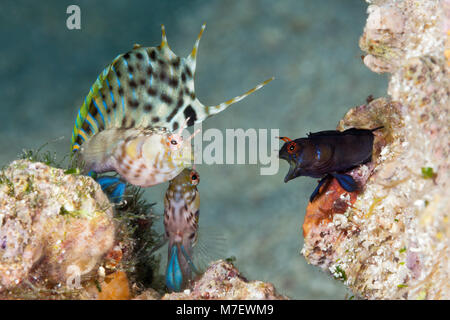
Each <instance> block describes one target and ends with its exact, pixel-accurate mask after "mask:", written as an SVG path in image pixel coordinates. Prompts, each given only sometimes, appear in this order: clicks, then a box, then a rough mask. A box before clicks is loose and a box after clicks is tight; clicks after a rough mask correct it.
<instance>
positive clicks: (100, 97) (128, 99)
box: [71, 25, 272, 183]
mask: <svg viewBox="0 0 450 320" xmlns="http://www.w3.org/2000/svg"><path fill="white" fill-rule="evenodd" d="M204 28H205V26H204V25H203V27H202V29H201V31H200V34H199V36H198V38H197V41H196V42H195V45H194V48H193V50H192V52H191V54H190V55H189V56H188V57H186V58H180V57H178V56H176V55H175V54H174V53H173V52H172V50H171V49H170V48H169V45H168V43H167V39H166V35H165V31H164V26H162V34H163V36H162V42H161V44H160V45H159V46H157V47H141V46H139V45H135V46H134V48H133V49H132V50H131V51H129V52H128V53H125V54H121V55H119V56H117V57H116V58H115V59H114V60H113V62H112V63H111V64H110V65H108V66H107V67H106V68H105V69H104V70H103V72H102V73H101V74H100V75H99V76H98V78H97V80H96V81H95V83H94V84H93V85H92V87H91V89H90V91H89V94H88V95H87V96H86V98H85V100H84V103H83V105H82V106H81V108H80V110H79V112H78V115H77V118H76V121H75V126H74V129H73V133H72V140H71V141H72V150H73V151H76V152H78V153H81V158H82V159H84V160H86V159H89V161H87V162H88V166H90V167H91V168H94V169H101V172H104V171H108V170H106V169H111V170H116V169H117V168H118V165H115V164H114V161H118V160H117V159H113V158H111V153H113V152H112V150H113V149H114V150H116V149H117V148H119V144H120V143H122V142H123V143H125V142H124V141H125V140H126V139H124V138H123V136H125V137H127V136H131V135H134V134H135V133H136V131H138V130H141V131H143V132H147V131H146V130H150V131H153V132H155V131H156V130H160V129H161V130H165V131H164V132H173V131H176V130H177V129H178V128H180V127H181V126H182V124H183V123H185V122H187V125H188V126H191V125H193V124H194V123H199V122H202V121H204V120H205V119H206V118H208V117H210V116H212V115H214V114H216V113H219V112H221V111H223V110H225V109H226V108H227V107H228V106H229V105H231V104H233V103H235V102H237V101H240V100H241V99H243V98H245V97H246V96H247V95H249V94H251V93H252V92H254V91H256V90H258V89H259V88H261V87H262V86H264V85H265V84H266V83H268V82H269V81H270V80H272V79H269V80H267V81H265V82H263V83H261V84H259V85H258V86H256V87H255V88H253V89H251V90H249V91H248V92H246V93H245V94H243V95H241V96H237V97H235V98H233V99H231V100H228V101H226V102H223V103H220V104H218V105H215V106H204V105H203V104H202V103H201V102H200V101H199V100H198V98H197V97H196V95H195V90H194V74H195V68H196V56H197V49H198V45H199V41H200V38H201V35H202V33H203V30H204ZM126 130H130V132H129V133H126V134H124V133H123V131H126ZM104 132H106V133H104ZM118 132H120V133H121V134H118ZM97 136H100V137H98V138H97ZM93 139H95V141H96V142H94V143H91V140H93ZM114 139H116V140H114ZM104 140H107V141H108V144H107V145H105V148H103V149H104V150H102V148H100V147H99V146H98V143H97V142H100V141H104ZM156 140H157V139H156ZM155 148H157V149H158V148H160V146H158V145H156V146H155ZM158 150H159V149H158ZM103 151H104V152H107V153H106V154H99V152H103ZM152 154H153V155H154V156H155V158H153V159H145V162H146V163H148V164H153V165H154V164H155V163H157V162H160V161H165V160H164V159H162V160H161V159H158V158H156V155H158V154H159V155H161V154H165V153H158V152H153V153H152ZM139 163H140V164H141V163H142V162H139ZM149 166H151V165H149ZM181 170H182V168H181ZM181 170H180V169H179V168H178V167H177V169H176V170H175V171H176V174H178V173H179V172H180V171H181ZM94 171H95V170H94ZM136 171H137V170H136ZM136 171H135V172H133V173H136ZM96 172H97V171H96ZM143 173H144V171H142V174H143ZM176 174H175V173H173V174H170V175H167V177H171V178H173V177H174V176H176ZM124 178H125V179H126V180H127V181H128V182H130V183H132V182H131V181H135V179H131V180H128V176H126V177H125V176H124ZM171 178H168V179H171ZM137 180H138V182H139V181H140V180H139V179H137ZM166 181H167V180H166ZM163 182H164V181H163Z"/></svg>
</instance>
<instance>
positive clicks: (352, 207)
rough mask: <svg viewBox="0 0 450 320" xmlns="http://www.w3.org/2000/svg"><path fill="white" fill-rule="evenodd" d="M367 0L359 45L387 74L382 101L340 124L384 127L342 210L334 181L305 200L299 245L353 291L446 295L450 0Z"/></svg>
mask: <svg viewBox="0 0 450 320" xmlns="http://www.w3.org/2000/svg"><path fill="white" fill-rule="evenodd" d="M371 2H373V4H372V5H371V6H370V7H369V10H368V11H369V18H368V20H367V25H366V28H365V29H364V34H363V36H362V37H361V40H360V46H361V48H362V49H363V50H365V51H367V53H368V54H369V56H371V57H373V58H368V57H366V59H368V60H367V61H372V62H373V61H376V63H377V64H378V65H374V64H373V63H366V64H367V65H368V67H369V68H370V69H372V70H373V71H375V72H380V70H384V71H388V72H391V73H392V75H391V78H390V82H389V89H388V93H389V95H390V98H389V99H384V98H381V99H377V100H374V101H372V102H370V103H368V104H367V105H364V106H361V107H357V108H354V109H352V110H350V111H349V112H348V113H347V115H346V116H345V117H344V119H343V120H341V122H340V123H339V126H338V128H339V129H345V128H347V127H350V126H355V127H364V128H371V127H373V126H378V125H383V126H384V129H383V130H380V134H379V133H377V136H376V138H375V142H374V154H373V159H372V160H373V161H372V163H371V168H370V167H368V168H367V169H364V172H361V173H362V177H363V179H362V182H363V188H362V192H361V193H359V194H358V195H357V196H356V199H355V200H353V198H352V195H350V198H348V200H349V204H348V206H347V208H346V209H345V212H342V210H343V209H341V208H340V206H338V207H339V209H341V210H337V208H336V204H335V202H336V201H337V200H338V198H339V197H341V196H342V195H341V191H342V190H340V189H339V188H338V186H336V185H335V184H331V185H330V187H329V188H330V191H331V193H330V198H329V199H318V200H317V204H314V203H313V204H311V205H310V206H308V212H307V215H306V217H305V224H306V227H305V226H304V231H305V244H304V248H303V250H302V252H303V254H304V255H305V257H306V259H307V260H308V261H309V262H310V263H312V264H314V265H317V266H319V267H321V268H322V269H324V270H327V272H330V273H331V274H332V275H333V276H334V277H335V278H337V279H339V280H341V281H343V282H344V283H345V284H346V285H347V286H348V287H349V288H350V289H351V290H352V291H353V292H354V293H355V295H357V296H358V297H362V298H367V299H449V298H450V285H449V281H448V279H449V273H450V264H449V260H448V259H449V257H450V250H449V237H450V226H449V217H448V212H449V211H450V210H449V209H450V200H449V199H450V186H449V185H448V183H449V181H450V179H449V178H450V170H449V169H450V163H449V151H450V146H449V143H448V138H449V136H450V132H449V129H450V126H449V105H450V101H449V97H450V81H449V77H448V71H449V65H448V58H447V54H446V51H445V50H448V49H447V48H446V47H445V42H446V41H447V37H448V35H447V33H448V30H449V27H450V14H449V13H448V8H449V7H450V1H448V0H446V1H414V0H405V1H389V0H378V1H377V0H375V1H371ZM446 8H447V9H446ZM366 59H365V62H366ZM370 59H372V60H370ZM446 59H447V60H446ZM351 174H352V173H351ZM352 175H353V174H352ZM322 197H324V195H322ZM321 209H322V210H321ZM324 210H325V211H326V212H325V213H324V212H323V211H324Z"/></svg>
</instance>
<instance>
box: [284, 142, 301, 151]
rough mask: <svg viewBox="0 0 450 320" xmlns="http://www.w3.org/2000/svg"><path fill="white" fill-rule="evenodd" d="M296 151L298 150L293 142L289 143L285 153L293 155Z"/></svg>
mask: <svg viewBox="0 0 450 320" xmlns="http://www.w3.org/2000/svg"><path fill="white" fill-rule="evenodd" d="M297 150H298V146H297V144H296V143H295V142H291V143H289V144H288V146H287V151H288V152H289V153H295V152H297Z"/></svg>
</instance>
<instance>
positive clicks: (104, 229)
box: [0, 160, 115, 298]
mask: <svg viewBox="0 0 450 320" xmlns="http://www.w3.org/2000/svg"><path fill="white" fill-rule="evenodd" d="M114 231H115V226H114V221H113V214H112V208H111V207H110V205H109V202H108V200H107V198H106V197H105V195H104V194H103V192H102V191H101V189H100V187H99V186H98V184H97V183H95V182H94V180H92V179H91V178H89V177H85V176H74V175H70V174H64V171H63V170H61V169H55V168H52V167H49V166H47V165H45V164H42V163H39V162H30V161H26V160H18V161H14V162H12V163H11V164H10V165H9V166H8V167H7V168H5V169H4V170H2V171H1V172H0V241H1V246H0V292H3V294H4V295H6V296H4V297H8V298H14V297H20V296H21V294H19V293H18V292H17V289H18V288H20V287H21V285H23V286H24V287H26V288H28V289H36V287H38V286H42V285H43V284H45V285H46V286H47V287H50V288H61V287H65V286H66V284H67V285H68V286H69V287H72V288H73V287H75V288H76V287H78V286H79V282H80V280H81V277H83V276H88V275H89V274H90V273H92V271H94V270H95V267H96V265H97V264H98V263H99V262H100V261H101V259H102V258H103V256H104V255H105V254H106V253H107V252H108V251H109V250H110V249H111V247H112V245H113V241H114ZM10 290H16V292H13V293H12V295H9V294H10V293H11V292H9V291H10ZM22 293H23V292H22ZM36 294H37V293H36V292H34V295H36ZM22 297H24V296H23V295H22Z"/></svg>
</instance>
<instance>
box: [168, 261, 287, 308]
mask: <svg viewBox="0 0 450 320" xmlns="http://www.w3.org/2000/svg"><path fill="white" fill-rule="evenodd" d="M162 299H163V300H185V299H226V300H252V299H256V300H263V299H287V298H286V297H285V296H282V295H279V294H278V293H277V292H276V290H275V288H274V286H273V285H272V284H271V283H267V282H262V281H248V280H247V279H245V278H244V277H243V276H241V275H240V274H239V271H238V270H237V269H236V267H234V266H233V264H231V263H229V262H226V261H223V260H219V261H216V262H214V263H212V264H211V265H210V267H209V268H208V269H207V270H206V272H205V273H204V274H203V275H202V277H201V278H200V279H199V280H197V281H196V282H195V283H194V284H193V286H192V289H188V290H185V291H184V292H179V293H170V294H166V295H164V296H163V297H162Z"/></svg>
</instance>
